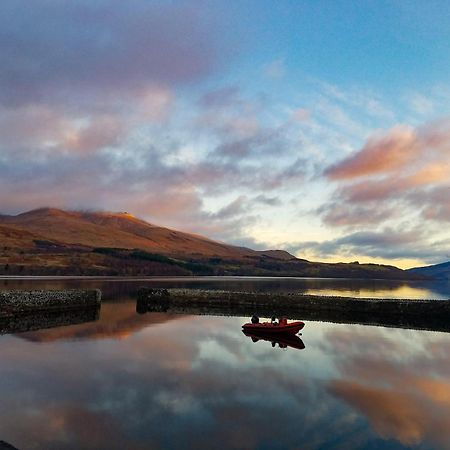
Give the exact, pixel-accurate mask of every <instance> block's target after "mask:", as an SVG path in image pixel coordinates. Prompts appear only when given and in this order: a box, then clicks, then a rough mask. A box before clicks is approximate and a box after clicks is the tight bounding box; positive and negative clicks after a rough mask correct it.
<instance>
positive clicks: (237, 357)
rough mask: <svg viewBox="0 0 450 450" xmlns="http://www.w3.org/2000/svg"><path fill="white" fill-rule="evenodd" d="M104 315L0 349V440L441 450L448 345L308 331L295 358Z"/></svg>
mask: <svg viewBox="0 0 450 450" xmlns="http://www.w3.org/2000/svg"><path fill="white" fill-rule="evenodd" d="M104 307H105V315H104V316H103V317H102V319H101V321H100V322H97V323H92V324H84V325H75V326H70V327H64V328H61V329H54V330H43V331H40V332H36V333H29V334H24V335H18V337H20V338H19V339H18V338H16V337H12V336H5V337H2V338H0V353H1V355H2V364H1V366H0V380H1V381H2V382H1V384H0V398H1V405H2V408H1V409H0V436H1V437H2V439H6V440H7V441H9V442H11V443H12V444H14V445H15V446H17V447H18V448H24V449H46V450H56V449H58V450H65V449H72V448H77V449H79V448H80V449H81V448H82V449H94V448H95V449H98V450H102V449H112V450H114V449H124V448H127V449H131V450H141V449H159V448H195V449H211V448H230V449H269V448H280V449H281V448H282V449H285V448H286V449H287V448H292V449H296V448H304V449H318V448H325V449H331V448H333V449H338V448H342V449H344V448H345V449H352V448H354V449H358V448H377V447H381V446H383V448H392V449H394V448H404V445H416V444H417V445H420V448H450V447H449V446H448V439H449V435H448V432H447V431H446V429H445V427H446V426H447V425H448V424H449V422H448V419H446V417H450V414H449V413H450V384H448V383H447V382H446V380H445V377H447V376H448V375H450V373H449V372H450V368H447V364H446V362H447V356H448V355H449V352H450V336H448V335H446V334H442V333H426V332H425V333H418V332H411V331H408V330H395V329H393V330H390V329H383V328H373V327H362V326H342V325H332V324H319V323H312V322H311V323H307V325H306V327H305V329H304V333H303V339H304V341H305V344H306V349H305V350H303V351H297V350H294V349H288V350H287V351H279V349H275V351H274V349H272V348H271V347H270V345H264V346H263V345H260V346H258V345H254V344H253V343H252V342H251V340H250V339H248V338H247V337H246V336H244V335H242V334H241V331H240V325H241V323H242V322H243V320H242V319H236V318H225V317H188V316H178V317H179V318H178V319H177V320H173V319H174V318H173V317H164V315H161V314H156V315H153V314H146V315H144V316H138V315H135V313H134V309H133V308H134V304H133V303H132V302H129V303H122V304H121V303H119V304H107V303H106V304H104ZM127 308H128V309H127ZM102 321H103V322H102ZM124 324H125V325H124ZM124 330H125V331H124ZM80 337H83V338H84V339H79V338H80ZM117 337H120V338H121V339H116V338H117ZM23 338H25V339H23ZM74 338H76V339H74ZM447 429H450V427H448V426H447ZM385 439H387V440H385Z"/></svg>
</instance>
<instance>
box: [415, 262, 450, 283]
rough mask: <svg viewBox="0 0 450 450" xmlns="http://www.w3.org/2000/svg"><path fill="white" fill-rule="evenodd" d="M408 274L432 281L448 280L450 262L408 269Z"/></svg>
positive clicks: (449, 277) (449, 278)
mask: <svg viewBox="0 0 450 450" xmlns="http://www.w3.org/2000/svg"><path fill="white" fill-rule="evenodd" d="M408 272H411V273H416V274H418V275H423V276H425V277H429V278H434V279H440V280H450V261H448V262H444V263H441V264H434V265H432V266H425V267H415V268H413V269H409V270H408Z"/></svg>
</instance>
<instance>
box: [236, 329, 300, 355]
mask: <svg viewBox="0 0 450 450" xmlns="http://www.w3.org/2000/svg"><path fill="white" fill-rule="evenodd" d="M242 332H243V333H244V334H245V335H246V336H248V337H249V338H251V340H252V341H253V342H254V343H256V342H259V341H268V342H271V343H272V347H273V348H275V347H276V345H277V344H278V347H279V348H281V349H287V348H288V347H291V348H295V349H296V350H303V349H304V348H305V344H304V343H303V341H302V340H301V339H300V338H299V337H298V336H297V335H295V334H288V333H279V334H275V333H264V332H262V331H247V330H242Z"/></svg>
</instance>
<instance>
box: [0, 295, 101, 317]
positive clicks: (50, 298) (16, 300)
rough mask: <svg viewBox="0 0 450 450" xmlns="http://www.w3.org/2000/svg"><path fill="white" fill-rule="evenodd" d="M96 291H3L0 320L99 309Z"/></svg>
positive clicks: (0, 296)
mask: <svg viewBox="0 0 450 450" xmlns="http://www.w3.org/2000/svg"><path fill="white" fill-rule="evenodd" d="M100 304H101V292H100V290H98V289H93V290H78V289H76V290H75V289H68V290H61V291H44V290H42V291H5V292H0V319H1V318H7V317H15V316H18V315H27V314H33V313H36V312H40V311H46V312H62V311H71V310H77V309H85V308H99V307H100Z"/></svg>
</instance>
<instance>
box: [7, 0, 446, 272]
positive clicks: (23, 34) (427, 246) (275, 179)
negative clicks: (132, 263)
mask: <svg viewBox="0 0 450 450" xmlns="http://www.w3.org/2000/svg"><path fill="white" fill-rule="evenodd" d="M0 22H1V23H0V25H1V27H0V30H1V32H0V64H1V67H2V71H1V73H0V212H3V213H7V214H15V213H18V212H21V211H24V210H27V209H32V208H36V207H41V206H55V207H62V208H68V209H80V208H82V209H103V210H113V211H116V210H127V211H129V212H131V213H133V214H135V215H137V216H139V217H142V218H145V219H147V220H149V221H152V222H155V223H158V224H162V225H166V226H170V227H175V228H179V229H183V230H186V231H194V232H197V233H203V234H206V235H208V236H210V237H212V238H215V239H221V240H224V241H227V242H230V243H235V244H240V245H248V246H251V247H254V248H284V249H287V250H289V251H291V252H293V253H295V254H296V255H298V256H299V257H304V258H308V259H312V260H324V261H352V260H360V261H376V262H389V263H393V264H396V265H400V266H402V267H409V266H414V265H417V264H424V263H434V262H441V261H444V260H448V259H450V248H449V247H450V235H449V233H448V232H447V231H446V229H447V227H448V222H449V221H450V204H449V200H448V199H449V198H450V197H449V195H448V194H450V183H449V180H450V178H449V177H450V120H449V117H448V115H449V106H448V105H449V104H450V102H449V100H450V80H449V73H450V70H449V69H450V67H449V61H450V59H449V56H450V55H449V53H450V50H449V46H448V42H450V25H449V24H450V6H449V4H448V3H447V2H445V1H428V2H418V1H389V2H388V1H368V0H367V1H360V2H356V1H302V0H296V1H294V0H292V1H284V0H278V1H275V0H273V1H268V0H267V1H266V0H258V1H256V0H254V1H245V2H241V1H239V2H238V1H228V2H219V1H206V0H191V1H146V0H130V1H127V2H123V1H119V0H111V1H87V0H80V1H68V0H62V1H55V0H37V1H35V2H32V3H30V2H29V1H25V0H4V1H2V3H1V5H0Z"/></svg>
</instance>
